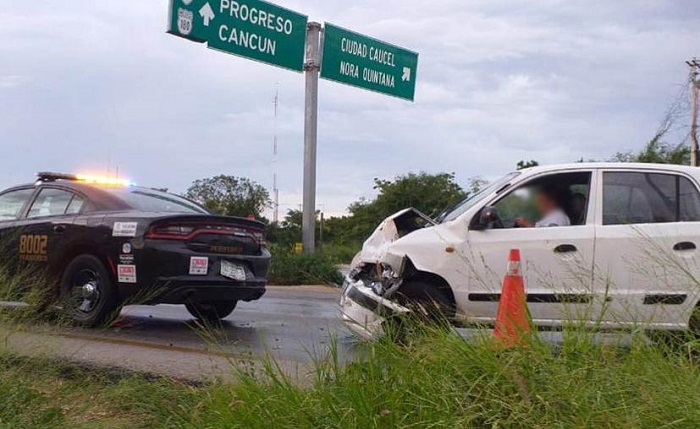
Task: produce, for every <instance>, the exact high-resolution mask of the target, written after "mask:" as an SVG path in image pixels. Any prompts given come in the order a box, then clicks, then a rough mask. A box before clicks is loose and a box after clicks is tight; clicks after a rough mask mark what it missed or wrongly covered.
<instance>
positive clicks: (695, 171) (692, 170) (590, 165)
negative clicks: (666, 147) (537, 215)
mask: <svg viewBox="0 0 700 429" xmlns="http://www.w3.org/2000/svg"><path fill="white" fill-rule="evenodd" d="M594 169H597V170H604V169H624V170H658V171H667V172H668V171H674V172H679V173H685V174H689V175H692V176H698V175H700V169H699V168H698V167H690V166H685V165H675V164H644V163H634V162H578V163H571V164H555V165H543V166H537V167H531V168H526V169H523V170H521V172H522V173H526V174H528V175H532V174H538V173H546V172H554V171H566V170H594Z"/></svg>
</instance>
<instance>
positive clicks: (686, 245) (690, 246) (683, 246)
mask: <svg viewBox="0 0 700 429" xmlns="http://www.w3.org/2000/svg"><path fill="white" fill-rule="evenodd" d="M695 249H697V246H696V245H695V243H691V242H690V241H683V242H681V243H676V245H675V246H673V250H675V251H676V252H682V251H684V250H695Z"/></svg>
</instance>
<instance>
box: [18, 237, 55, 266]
mask: <svg viewBox="0 0 700 429" xmlns="http://www.w3.org/2000/svg"><path fill="white" fill-rule="evenodd" d="M48 245H49V236H48V235H22V236H20V238H19V252H18V253H19V259H20V261H28V262H47V261H48V260H49V257H48Z"/></svg>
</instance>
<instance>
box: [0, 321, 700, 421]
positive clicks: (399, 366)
mask: <svg viewBox="0 0 700 429" xmlns="http://www.w3.org/2000/svg"><path fill="white" fill-rule="evenodd" d="M563 338H564V339H563V343H562V344H561V345H560V346H557V347H552V345H551V344H547V343H545V342H542V341H539V340H538V339H536V338H535V339H533V340H532V341H531V342H530V343H529V344H527V345H526V346H523V347H520V348H515V349H510V350H504V349H502V348H500V347H497V346H494V343H493V342H492V340H491V339H490V336H489V335H485V336H484V337H483V338H477V339H474V340H472V341H469V342H467V341H464V340H463V339H462V338H461V337H459V336H457V335H454V334H453V333H452V332H445V331H439V330H428V329H425V330H423V332H421V333H418V334H415V337H412V338H411V340H410V341H408V342H407V343H405V344H404V345H397V344H395V343H393V342H391V341H389V340H387V339H385V340H380V341H378V342H376V343H373V344H369V345H366V346H362V347H366V350H365V353H363V356H364V358H362V359H360V360H359V361H358V362H356V363H352V364H349V365H342V364H340V363H339V359H338V355H337V353H336V352H335V351H334V350H335V349H334V348H332V350H331V353H330V355H329V356H328V357H327V358H326V359H322V360H320V361H318V362H316V365H315V372H314V381H313V383H312V384H310V385H309V384H304V383H301V384H300V383H299V381H298V380H297V379H295V378H293V377H289V376H286V375H284V374H283V372H282V371H281V370H279V369H278V368H277V366H276V365H275V362H274V361H273V360H268V361H267V362H266V368H267V369H266V371H265V372H264V373H260V372H255V373H252V372H251V371H247V370H246V369H245V368H233V367H232V371H235V372H236V374H237V375H238V377H237V379H236V380H237V381H236V382H233V383H223V382H212V383H208V384H204V385H201V386H189V385H185V384H182V383H179V382H177V381H175V380H153V379H147V378H144V377H139V376H133V375H131V376H129V375H127V376H119V375H114V374H109V373H107V374H103V373H100V372H96V371H93V370H86V369H80V368H73V367H70V366H67V365H64V364H59V363H56V362H48V361H45V360H24V359H18V358H13V357H9V356H8V355H0V427H8V428H9V427H13V428H15V427H20V428H21V427H33V428H34V427H36V428H43V427H46V428H48V427H71V428H72V427H75V428H82V427H98V428H99V427H105V428H106V427H110V428H111V427H117V428H118V427H130V428H140V427H158V428H160V427H163V428H183V429H184V428H202V429H204V428H265V429H269V428H389V427H403V428H409V427H411V428H424V427H430V428H455V427H465V428H469V427H474V428H483V427H492V428H496V427H498V428H553V427H555V428H622V427H624V428H659V427H666V428H696V427H699V426H700V407H699V406H698V404H700V371H698V369H699V368H698V361H697V356H698V355H699V354H700V344H699V343H697V342H694V341H689V342H686V343H683V344H682V345H678V346H676V347H675V348H666V347H664V346H659V345H655V344H650V343H649V342H648V341H646V339H645V338H644V337H643V335H641V334H639V335H633V338H632V340H631V343H630V342H629V341H628V342H627V343H626V344H625V345H624V346H622V345H602V344H600V343H599V342H596V341H594V340H593V334H591V333H589V332H578V331H570V332H565V333H564V335H563Z"/></svg>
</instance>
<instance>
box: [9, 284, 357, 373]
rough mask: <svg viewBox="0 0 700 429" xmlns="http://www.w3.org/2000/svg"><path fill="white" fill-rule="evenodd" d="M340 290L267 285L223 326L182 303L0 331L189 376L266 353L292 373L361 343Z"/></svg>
mask: <svg viewBox="0 0 700 429" xmlns="http://www.w3.org/2000/svg"><path fill="white" fill-rule="evenodd" d="M339 297H340V290H338V289H332V288H326V287H285V288H282V287H270V288H269V289H268V292H267V293H266V294H265V296H264V297H263V298H262V299H261V300H259V301H256V302H250V303H240V304H239V306H238V307H237V308H236V310H235V311H234V312H233V314H231V315H230V316H229V317H227V318H226V319H225V320H224V321H223V322H222V323H221V324H220V325H219V326H209V327H207V326H203V325H201V324H200V323H199V322H197V321H195V320H194V318H193V317H192V316H191V315H190V314H189V313H188V312H187V310H186V309H185V307H184V306H176V305H159V306H154V307H151V306H131V307H127V308H125V309H124V310H123V311H122V313H121V315H120V317H119V319H118V320H117V321H116V322H115V323H114V324H113V325H112V326H111V327H109V328H105V329H99V330H88V329H80V328H63V327H60V328H59V327H52V326H44V327H31V328H26V327H22V328H21V329H0V336H1V337H2V339H3V340H4V342H5V345H6V347H7V348H9V349H10V350H12V351H13V352H16V353H19V354H24V355H31V356H36V355H37V354H42V355H49V356H50V357H54V358H65V359H69V360H71V361H75V362H78V363H86V364H91V365H99V366H108V367H115V368H122V369H127V370H131V371H138V372H146V373H153V374H159V375H165V376H170V377H176V378H183V379H191V380H199V379H201V378H211V377H223V378H227V377H228V376H229V375H230V374H231V373H232V371H231V365H232V363H233V364H234V365H236V366H237V367H241V365H238V364H237V363H236V362H238V363H243V364H244V366H245V365H248V364H250V365H253V366H256V365H257V366H260V365H261V364H262V362H263V361H264V358H265V357H267V356H271V357H274V359H275V362H277V363H278V364H279V365H280V366H281V368H282V369H284V370H285V371H286V372H287V373H298V372H300V371H301V372H309V371H310V370H311V369H312V363H313V361H314V360H315V359H318V358H322V357H324V356H326V355H327V354H328V353H329V352H330V350H331V349H333V350H336V351H337V353H338V355H339V356H341V360H343V361H345V360H348V359H352V358H353V356H354V355H355V354H356V351H357V350H358V349H359V348H360V347H361V346H360V343H359V342H358V341H357V340H356V339H355V338H354V337H352V336H351V335H350V333H349V332H348V331H347V330H346V329H345V328H344V326H343V325H342V322H341V321H340V317H339V313H338V311H339V310H338V299H339Z"/></svg>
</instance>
